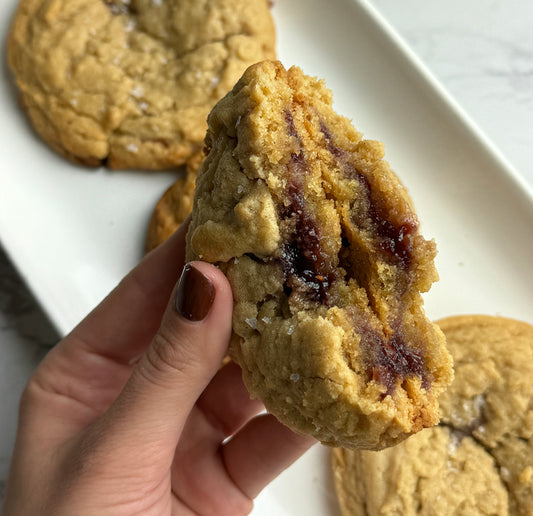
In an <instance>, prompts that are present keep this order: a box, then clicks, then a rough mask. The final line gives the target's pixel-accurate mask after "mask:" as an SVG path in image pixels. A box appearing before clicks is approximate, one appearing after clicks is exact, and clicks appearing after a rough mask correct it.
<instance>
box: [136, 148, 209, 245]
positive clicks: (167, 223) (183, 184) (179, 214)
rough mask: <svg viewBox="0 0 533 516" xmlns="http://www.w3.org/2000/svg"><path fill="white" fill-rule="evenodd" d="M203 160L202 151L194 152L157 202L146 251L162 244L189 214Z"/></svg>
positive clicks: (147, 236) (147, 238)
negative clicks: (183, 169) (177, 177)
mask: <svg viewBox="0 0 533 516" xmlns="http://www.w3.org/2000/svg"><path fill="white" fill-rule="evenodd" d="M203 160H204V154H203V152H199V153H197V154H195V155H194V156H193V157H192V158H191V159H190V160H189V161H188V162H187V167H186V170H185V174H184V175H183V176H182V177H180V178H179V179H178V180H177V181H176V182H175V183H173V184H172V185H171V186H170V188H168V189H167V190H166V192H165V193H164V194H163V195H162V196H161V199H159V201H158V202H157V204H156V206H155V208H154V212H153V213H152V217H151V219H150V224H149V226H148V232H147V235H146V251H147V252H148V251H151V250H152V249H155V248H156V247H157V246H158V245H159V244H162V243H163V242H164V241H165V240H166V239H167V238H168V237H169V236H170V235H172V233H174V231H176V229H178V228H179V227H180V225H181V224H182V222H184V221H185V219H186V218H187V217H188V216H189V215H190V214H191V211H192V202H193V196H194V186H195V184H196V176H197V175H198V170H199V168H200V165H201V164H202V162H203Z"/></svg>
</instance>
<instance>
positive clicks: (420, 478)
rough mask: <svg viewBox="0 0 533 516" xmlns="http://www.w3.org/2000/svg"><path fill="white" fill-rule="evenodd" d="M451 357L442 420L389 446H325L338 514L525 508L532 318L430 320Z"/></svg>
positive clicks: (532, 454) (529, 498) (532, 416)
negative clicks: (451, 372)
mask: <svg viewBox="0 0 533 516" xmlns="http://www.w3.org/2000/svg"><path fill="white" fill-rule="evenodd" d="M438 324H439V325H440V327H441V328H442V330H443V331H444V333H445V335H446V338H447V342H448V347H449V349H450V351H451V353H452V355H453V358H454V362H455V379H454V381H453V383H452V385H451V387H450V388H449V389H448V391H447V392H446V393H445V394H444V395H443V396H442V398H441V408H442V412H443V415H442V420H441V423H440V425H439V426H438V427H435V428H432V429H429V430H424V431H423V432H420V434H418V435H415V436H413V437H411V438H409V439H408V440H407V441H406V442H404V443H401V444H399V445H398V446H396V447H394V448H391V449H388V450H384V451H381V452H379V453H371V452H366V451H358V450H356V451H350V450H341V449H338V450H335V451H334V475H335V483H336V488H337V494H338V498H339V502H340V506H341V509H342V513H343V514H344V515H346V516H348V515H350V516H358V515H361V516H363V515H364V516H372V515H378V514H379V515H381V516H387V515H391V516H392V515H397V514H405V515H436V514H457V515H464V516H467V515H468V516H470V515H488V514H494V515H499V516H503V515H513V516H531V515H533V382H532V380H531V379H532V378H533V326H530V325H528V324H526V323H523V322H519V321H514V320H511V319H506V318H501V317H491V316H483V315H474V316H458V317H450V318H447V319H443V320H442V321H440V322H439V323H438Z"/></svg>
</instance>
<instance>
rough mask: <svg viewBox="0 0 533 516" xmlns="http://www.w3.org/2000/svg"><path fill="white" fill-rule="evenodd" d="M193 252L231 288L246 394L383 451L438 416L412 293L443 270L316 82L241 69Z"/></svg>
mask: <svg viewBox="0 0 533 516" xmlns="http://www.w3.org/2000/svg"><path fill="white" fill-rule="evenodd" d="M206 149H207V152H208V154H207V157H206V160H205V161H204V163H203V165H202V167H201V169H200V172H199V175H198V178H197V182H196V191H195V197H194V205H193V215H192V221H191V225H190V228H189V232H188V235H187V259H188V260H193V259H202V260H206V261H208V262H211V263H215V264H217V265H219V266H220V268H221V269H222V270H223V271H224V272H225V274H226V275H227V277H228V279H229V281H230V283H231V286H232V288H233V294H234V312H233V330H234V337H233V340H232V343H231V347H230V352H231V354H232V356H233V358H234V359H235V360H236V361H237V362H238V363H239V364H240V366H241V368H242V370H243V377H244V381H245V383H246V386H247V387H248V390H249V391H250V393H251V395H252V396H255V397H258V398H260V399H261V400H262V401H263V402H264V404H265V406H266V407H267V409H268V410H269V411H270V412H272V413H273V414H274V415H275V416H276V417H277V418H278V419H279V420H280V421H282V422H283V423H285V424H286V425H287V426H289V427H290V428H292V429H294V430H295V431H297V432H300V433H304V434H310V435H312V436H314V437H316V438H317V439H319V440H320V441H322V442H323V443H325V444H330V445H340V446H346V447H352V448H353V447H360V448H369V449H379V448H383V447H385V446H389V445H391V444H394V443H397V442H399V441H401V440H403V439H404V438H405V437H406V436H408V435H410V434H412V433H414V432H417V431H419V430H421V429H422V428H423V427H426V426H432V425H434V424H436V423H437V421H438V418H439V411H438V401H437V398H438V396H439V395H440V393H441V392H442V391H443V389H444V388H445V387H446V385H448V384H449V382H450V381H451V378H452V367H451V359H450V356H449V354H448V352H447V351H446V348H445V343H444V337H443V335H442V333H441V331H440V330H439V329H438V327H437V326H435V325H434V324H432V323H431V322H430V321H428V320H427V318H426V317H425V314H424V311H423V308H422V299H421V295H420V292H421V291H426V290H428V289H429V288H430V286H431V284H432V282H433V281H435V280H436V279H437V273H436V271H435V267H434V264H433V259H434V256H435V253H436V250H435V244H434V243H433V242H432V241H427V240H425V239H424V238H423V237H422V235H421V234H420V231H419V222H418V219H417V216H416V214H415V212H414V211H413V208H412V204H411V200H410V199H409V196H408V194H407V191H406V190H405V188H404V187H403V186H402V185H401V183H400V181H399V180H398V178H397V177H396V175H394V174H393V173H392V172H391V170H390V168H389V165H388V164H387V163H386V162H385V161H384V160H383V159H382V158H383V155H384V153H383V145H382V144H381V143H379V142H374V141H369V140H363V139H362V137H361V135H360V134H359V133H358V132H357V131H356V130H355V129H354V128H353V126H352V125H351V123H350V122H349V120H348V119H346V118H344V117H342V116H340V115H338V114H337V113H335V111H334V110H333V108H332V96H331V92H330V91H329V90H327V88H326V87H325V85H324V83H323V82H322V81H318V80H316V79H313V78H311V77H307V76H305V75H304V74H303V73H302V71H301V70H300V69H298V68H296V67H293V68H291V69H290V70H288V71H286V70H285V69H284V68H283V66H282V65H281V64H280V63H278V62H272V61H266V62H263V63H260V64H257V65H254V66H252V67H250V68H249V69H248V70H247V71H246V72H245V74H244V75H243V77H242V78H241V80H240V81H239V82H238V83H237V85H236V86H235V88H234V89H233V91H232V92H230V93H229V94H228V95H227V96H226V97H224V99H222V100H221V101H220V102H219V103H218V104H217V105H216V106H215V108H214V109H213V111H212V112H211V113H210V115H209V118H208V132H207V135H206Z"/></svg>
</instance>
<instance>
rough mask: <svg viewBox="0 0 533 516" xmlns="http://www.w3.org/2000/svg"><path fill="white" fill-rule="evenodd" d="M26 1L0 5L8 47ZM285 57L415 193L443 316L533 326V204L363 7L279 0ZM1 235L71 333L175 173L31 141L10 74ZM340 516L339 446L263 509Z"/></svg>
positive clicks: (130, 254) (438, 313) (430, 305)
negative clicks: (61, 152) (101, 165)
mask: <svg viewBox="0 0 533 516" xmlns="http://www.w3.org/2000/svg"><path fill="white" fill-rule="evenodd" d="M16 3H17V2H16V0H5V1H4V2H2V3H1V4H0V14H1V15H2V16H1V18H0V19H1V22H0V23H2V26H1V30H2V34H3V36H4V37H3V40H4V48H3V50H4V55H5V36H6V34H7V30H8V24H9V21H10V19H11V17H12V15H13V13H14V10H15V7H16ZM273 13H274V17H275V21H276V26H277V32H278V53H279V57H280V59H281V61H282V62H283V63H284V64H285V66H290V65H293V64H295V65H298V66H300V67H301V68H302V69H303V70H304V72H306V73H307V74H310V75H314V76H318V77H320V78H324V79H325V81H326V84H327V86H328V87H329V88H330V89H332V91H333V94H334V103H335V107H336V109H337V111H339V112H340V113H342V114H344V115H346V116H348V117H349V118H351V119H352V120H353V122H354V125H355V126H356V128H357V129H359V130H360V131H361V132H363V133H364V135H365V137H366V138H371V139H379V140H381V141H383V142H384V143H385V147H386V157H387V160H388V161H389V162H390V164H391V166H392V168H393V169H394V170H395V171H396V172H397V174H398V175H399V176H400V178H401V180H402V181H403V183H404V184H405V185H406V187H407V188H408V190H409V192H410V194H411V196H412V198H413V200H414V203H415V206H416V209H417V211H418V214H419V216H420V219H421V221H422V230H423V233H424V235H425V236H426V237H430V238H434V239H435V240H436V242H437V246H438V249H439V255H438V258H437V267H438V270H439V274H440V281H439V283H437V284H436V285H434V287H433V288H432V290H431V292H430V293H429V294H427V295H426V297H425V299H426V309H427V312H428V314H429V316H430V317H431V318H433V319H438V318H441V317H445V316H449V315H454V314H461V313H484V314H493V315H503V316H507V317H513V318H517V319H522V320H525V321H527V322H530V323H533V312H532V311H531V308H532V307H533V273H532V271H531V263H532V262H533V239H532V238H531V228H532V227H533V194H532V192H531V189H530V188H529V187H528V186H527V184H526V183H525V182H524V181H523V180H522V179H521V178H520V176H519V175H518V174H517V173H516V172H515V171H514V170H513V169H512V167H510V166H509V164H508V163H507V162H506V160H505V159H504V158H503V157H502V156H501V155H500V153H499V152H498V150H497V149H496V148H495V147H494V146H493V145H492V144H491V143H490V142H489V141H488V140H487V139H486V138H485V137H484V136H483V134H481V132H480V131H479V130H478V129H477V128H476V126H475V124H473V123H472V121H471V120H469V118H468V117H467V116H466V115H465V114H464V112H463V111H462V110H461V109H460V107H458V106H457V104H456V103H455V102H454V101H453V99H451V98H450V97H449V95H448V94H447V93H446V92H445V91H444V89H443V88H442V87H441V86H440V85H439V83H438V82H437V81H436V80H435V79H434V78H433V77H432V75H431V74H430V73H429V72H428V71H427V69H426V68H425V67H424V66H423V65H422V64H421V63H420V62H419V60H418V59H417V58H416V56H414V55H413V53H412V52H411V51H410V50H409V48H408V47H407V46H406V45H405V43H404V42H403V41H402V40H401V38H399V36H398V35H397V34H396V33H395V31H394V30H393V29H392V28H391V27H390V26H389V25H388V23H387V22H386V21H385V20H384V19H383V18H382V17H381V16H380V15H379V13H377V12H376V10H375V9H374V8H373V7H372V6H371V4H370V3H369V2H367V1H365V0H359V1H358V0H330V1H329V2H324V1H323V0H291V1H289V0H277V1H276V3H275V5H274V8H273ZM0 109H1V112H2V123H1V124H0V139H1V141H2V158H3V159H2V165H1V167H0V238H1V241H2V244H3V246H4V248H5V249H6V251H7V253H8V254H9V256H10V257H11V259H12V260H13V262H14V263H15V265H16V267H17V268H18V270H19V272H20V273H21V275H22V276H23V278H24V279H25V281H26V282H27V284H28V285H29V287H30V288H31V290H32V292H33V293H34V294H35V296H36V298H37V299H38V301H39V302H40V304H41V306H42V307H43V309H44V310H45V311H46V313H47V314H48V316H49V317H50V319H51V321H52V322H53V324H54V325H55V326H56V328H57V329H58V331H59V332H60V333H61V334H66V333H67V332H68V331H70V329H72V327H73V326H74V325H75V324H76V323H77V322H78V321H79V320H80V319H81V318H83V316H84V315H86V314H87V313H88V312H89V311H90V310H91V309H92V308H93V307H94V306H95V305H96V304H97V303H98V302H99V301H100V300H101V299H102V298H103V297H104V296H105V295H106V294H107V293H108V292H109V290H111V289H112V288H113V287H114V286H115V285H116V283H117V282H118V281H119V280H120V278H121V277H122V276H123V275H124V274H125V273H126V272H127V271H128V270H129V269H130V268H132V267H133V266H134V265H135V264H136V263H137V262H138V261H139V259H140V258H141V257H142V253H143V244H144V238H145V232H146V229H147V225H148V220H149V217H150V215H151V212H152V209H153V207H154V205H155V202H156V201H157V199H158V198H159V197H160V195H161V194H162V193H163V191H164V190H165V189H166V188H167V187H168V186H169V185H170V184H171V183H172V182H173V181H174V180H175V179H176V177H177V176H176V173H173V172H170V173H169V172H165V173H154V172H144V171H130V172H124V171H121V172H113V171H109V170H105V169H99V170H92V169H85V168H81V167H76V166H74V165H72V164H71V163H69V162H67V161H65V160H64V159H62V158H61V157H59V156H57V155H56V154H54V153H53V152H52V151H50V150H49V149H48V148H47V147H46V146H45V145H44V144H43V143H41V142H40V141H39V140H38V138H37V137H36V136H35V134H34V133H33V131H32V129H31V127H30V125H29V124H28V122H27V120H26V118H25V116H24V115H23V113H22V112H21V110H20V109H19V107H18V105H17V101H16V92H15V90H14V87H13V84H12V78H11V76H10V73H9V71H8V70H7V66H6V65H5V63H4V65H3V68H2V75H1V78H0ZM337 513H338V509H337V505H336V499H335V494H334V488H333V482H332V476H331V468H330V450H328V449H327V448H324V447H321V446H316V447H315V448H314V449H313V450H312V451H311V452H309V453H308V454H307V455H306V456H304V457H302V458H301V459H300V460H299V461H297V462H296V463H295V464H294V465H293V466H292V467H291V468H290V469H289V470H287V471H286V472H285V473H283V474H282V475H281V476H280V477H279V478H278V479H277V480H276V481H274V482H273V483H272V484H271V485H270V486H269V487H268V488H267V489H265V490H264V491H263V493H262V494H261V495H260V496H259V498H258V499H257V501H256V505H255V509H254V515H265V516H266V515H272V514H276V515H278V516H283V515H295V514H305V515H306V516H314V515H317V516H318V515H324V514H332V515H335V514H337Z"/></svg>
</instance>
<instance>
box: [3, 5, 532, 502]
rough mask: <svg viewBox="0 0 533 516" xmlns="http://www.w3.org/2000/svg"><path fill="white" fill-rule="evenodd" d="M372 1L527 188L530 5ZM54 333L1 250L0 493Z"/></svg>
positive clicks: (529, 176)
mask: <svg viewBox="0 0 533 516" xmlns="http://www.w3.org/2000/svg"><path fill="white" fill-rule="evenodd" d="M277 1H279V2H281V1H288V0H277ZM372 3H373V4H374V5H375V7H376V8H377V9H378V10H379V11H381V13H382V14H383V15H384V16H385V18H387V19H388V20H389V21H390V22H391V24H392V25H393V26H394V27H395V28H396V29H397V31H398V32H399V33H400V35H401V36H403V37H404V39H405V40H406V41H407V43H408V44H409V45H410V46H411V48H412V49H413V50H414V51H415V53H417V54H418V56H419V57H420V58H421V59H422V61H423V62H424V63H425V64H426V65H427V66H428V67H429V69H430V70H431V71H432V72H433V73H434V75H435V76H436V77H437V78H438V79H439V80H440V81H441V83H442V84H443V85H444V86H445V88H446V89H447V90H448V91H449V92H450V93H451V94H452V95H453V96H454V97H455V99H456V100H457V101H458V102H459V104H460V105H461V106H462V107H463V108H464V110H465V111H466V112H467V113H468V114H469V115H470V117H471V118H472V119H473V120H474V121H475V122H476V123H477V124H478V126H479V127H480V128H481V129H482V130H483V131H484V132H485V133H486V134H487V136H488V137H489V138H490V139H491V140H492V141H493V142H494V143H495V144H496V146H497V147H499V149H500V150H501V151H502V152H503V154H504V155H505V156H506V157H507V159H508V160H509V161H510V162H511V163H512V164H513V165H514V166H515V167H516V169H517V170H518V172H519V173H520V174H522V176H523V177H524V178H525V179H526V181H527V182H529V184H530V185H531V187H532V188H533V165H532V164H531V161H530V154H531V149H533V131H532V130H531V127H532V125H533V124H532V122H533V32H532V31H531V26H532V23H533V3H532V2H530V1H527V0H469V1H468V2H464V0H448V1H447V2H427V1H426V0H402V1H401V2H399V1H398V0H372ZM532 229H533V228H532ZM525 238H527V236H525ZM57 338H58V336H57V335H56V334H55V332H54V330H53V328H52V327H51V325H50V324H49V323H48V322H47V320H46V317H45V316H44V315H43V314H42V312H41V311H40V309H39V307H38V306H36V304H35V302H34V301H33V299H32V296H31V294H30V293H29V292H28V291H27V290H26V289H25V287H24V285H23V282H22V281H21V279H20V278H19V276H18V274H17V273H16V272H15V270H14V268H13V267H12V265H11V264H10V263H9V261H8V259H7V257H6V256H5V254H4V253H3V252H2V251H1V249H0V354H1V360H0V392H1V394H2V396H1V400H2V401H1V402H0V494H1V493H2V492H3V485H4V480H5V478H6V475H7V469H8V464H9V460H10V454H11V449H12V447H13V442H14V435H15V428H16V419H17V404H18V399H19V396H20V393H21V391H22V388H23V386H24V383H25V381H26V379H27V377H28V376H29V375H30V373H31V371H32V370H33V368H34V367H35V366H36V364H37V363H38V361H39V360H40V358H41V357H42V356H43V354H44V353H45V352H46V349H47V348H48V347H49V346H51V345H52V344H53V343H54V342H55V341H56V340H57Z"/></svg>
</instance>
